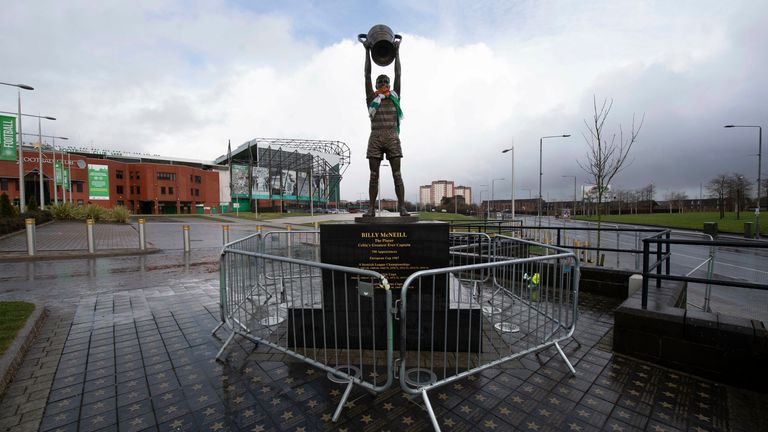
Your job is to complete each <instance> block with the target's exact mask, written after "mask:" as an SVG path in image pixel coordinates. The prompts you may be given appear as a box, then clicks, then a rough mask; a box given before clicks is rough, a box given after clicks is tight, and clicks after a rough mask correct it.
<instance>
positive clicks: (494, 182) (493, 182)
mask: <svg viewBox="0 0 768 432" xmlns="http://www.w3.org/2000/svg"><path fill="white" fill-rule="evenodd" d="M497 181H504V179H503V178H497V179H493V180H491V202H492V201H493V200H494V199H495V198H494V193H493V188H494V186H495V185H496V182H497ZM494 205H495V204H494ZM490 208H491V205H490V204H488V209H490ZM493 209H494V210H496V207H494V208H493ZM490 217H491V214H490V210H489V213H488V218H489V219H490Z"/></svg>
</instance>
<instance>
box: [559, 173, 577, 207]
mask: <svg viewBox="0 0 768 432" xmlns="http://www.w3.org/2000/svg"><path fill="white" fill-rule="evenodd" d="M560 177H573V215H574V216H576V176H572V175H563V176H560Z"/></svg>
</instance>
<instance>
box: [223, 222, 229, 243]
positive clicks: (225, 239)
mask: <svg viewBox="0 0 768 432" xmlns="http://www.w3.org/2000/svg"><path fill="white" fill-rule="evenodd" d="M221 241H222V242H224V244H227V243H229V225H222V226H221Z"/></svg>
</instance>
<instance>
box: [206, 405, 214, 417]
mask: <svg viewBox="0 0 768 432" xmlns="http://www.w3.org/2000/svg"><path fill="white" fill-rule="evenodd" d="M203 414H205V416H206V417H208V416H212V415H214V414H216V410H215V409H214V408H213V407H209V408H208V409H206V410H205V411H203Z"/></svg>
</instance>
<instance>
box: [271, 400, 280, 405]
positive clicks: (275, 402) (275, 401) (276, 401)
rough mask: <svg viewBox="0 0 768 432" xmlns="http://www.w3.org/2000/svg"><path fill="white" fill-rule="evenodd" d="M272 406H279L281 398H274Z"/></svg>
mask: <svg viewBox="0 0 768 432" xmlns="http://www.w3.org/2000/svg"><path fill="white" fill-rule="evenodd" d="M270 403H271V404H272V406H278V405H280V398H272V402H270Z"/></svg>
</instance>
